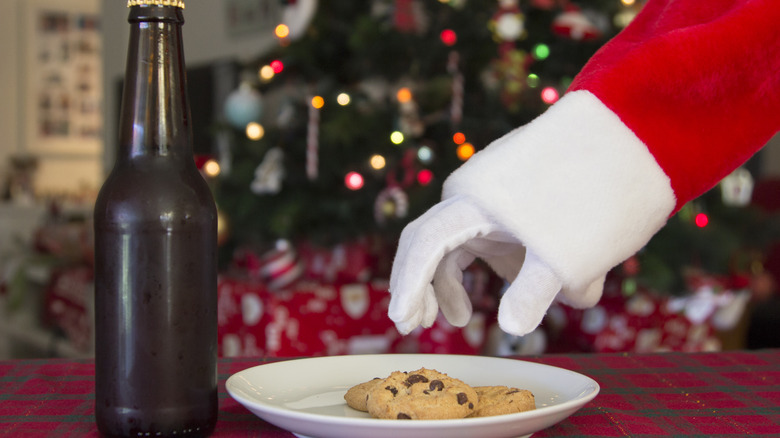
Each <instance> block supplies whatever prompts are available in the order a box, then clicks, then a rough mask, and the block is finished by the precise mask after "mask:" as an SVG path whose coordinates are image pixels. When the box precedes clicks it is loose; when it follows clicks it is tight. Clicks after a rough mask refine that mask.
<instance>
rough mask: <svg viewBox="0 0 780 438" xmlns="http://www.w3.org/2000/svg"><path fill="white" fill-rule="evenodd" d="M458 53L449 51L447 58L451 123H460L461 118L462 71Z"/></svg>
mask: <svg viewBox="0 0 780 438" xmlns="http://www.w3.org/2000/svg"><path fill="white" fill-rule="evenodd" d="M459 61H460V54H459V53H458V52H456V51H454V50H453V51H451V52H450V55H449V58H448V60H447V71H448V72H449V73H450V74H451V75H452V104H451V105H450V122H451V123H452V124H453V125H458V124H460V121H461V120H462V119H463V82H464V79H463V73H461V72H460V68H459V66H458V63H459Z"/></svg>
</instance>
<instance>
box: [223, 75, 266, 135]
mask: <svg viewBox="0 0 780 438" xmlns="http://www.w3.org/2000/svg"><path fill="white" fill-rule="evenodd" d="M262 111H263V99H262V96H261V95H260V92H259V91H257V90H255V89H254V87H252V85H251V84H250V83H249V82H246V81H244V82H241V84H240V85H239V86H238V88H236V89H235V90H234V91H233V92H231V93H230V94H229V95H228V97H227V99H225V107H224V112H225V119H226V120H227V121H228V123H230V124H231V125H232V126H233V127H235V128H237V129H244V128H245V127H246V125H247V124H249V123H250V122H256V121H258V120H259V119H260V115H261V114H262Z"/></svg>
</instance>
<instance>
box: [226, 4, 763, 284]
mask: <svg viewBox="0 0 780 438" xmlns="http://www.w3.org/2000/svg"><path fill="white" fill-rule="evenodd" d="M640 9H641V4H640V3H638V2H637V3H634V1H632V0H623V1H622V2H621V1H620V0H606V1H588V2H585V1H583V2H578V3H574V2H570V1H567V0H527V1H523V2H518V1H517V0H499V1H495V0H440V1H434V0H425V1H422V0H392V1H391V0H373V1H370V2H358V3H348V2H335V1H333V2H322V3H321V4H320V6H319V8H318V11H317V14H316V16H315V17H314V20H313V21H312V22H311V24H310V25H309V26H308V27H307V29H306V30H305V32H303V34H302V35H301V36H300V37H298V38H290V37H286V36H285V35H284V34H283V33H281V34H280V35H279V45H278V47H277V48H276V49H275V50H272V51H271V52H270V53H267V54H266V55H265V56H263V57H262V58H261V59H257V60H255V61H254V62H251V63H249V64H247V65H246V66H245V70H246V73H247V77H245V79H244V81H243V83H242V85H241V87H239V89H238V90H236V91H235V93H234V94H235V96H231V97H235V98H237V99H236V102H239V103H241V101H242V100H241V98H242V97H243V98H246V99H249V100H250V101H251V100H252V99H255V100H258V99H259V96H262V99H263V106H264V108H263V112H264V115H263V117H262V118H261V117H259V115H258V108H257V107H255V108H251V105H250V109H249V110H247V109H246V108H247V106H246V105H243V106H242V105H240V104H238V105H231V101H230V99H229V101H228V105H227V106H226V108H225V109H226V113H227V114H228V116H230V115H231V114H233V117H229V118H232V119H233V120H232V121H231V122H232V125H233V127H232V128H227V127H225V128H223V129H230V132H231V135H232V137H233V142H232V143H233V145H232V163H231V166H230V167H231V171H230V173H229V174H227V175H222V176H221V177H220V178H219V179H218V181H217V184H216V185H215V193H216V198H217V202H218V204H219V208H220V210H221V212H222V214H223V215H224V216H225V217H226V218H227V222H228V223H229V238H228V242H227V243H226V244H225V245H223V252H224V254H223V260H226V259H229V258H230V257H231V255H232V253H233V251H234V250H235V249H236V248H237V247H240V246H247V245H248V246H253V247H255V248H262V247H270V246H272V245H273V243H274V242H275V241H276V240H277V239H280V238H284V239H288V240H292V241H298V240H305V241H310V242H315V243H318V244H322V245H331V244H334V243H339V242H343V241H346V240H349V239H351V238H355V237H357V236H364V235H378V236H381V238H382V240H385V241H386V242H387V243H388V244H389V245H390V246H392V245H393V244H394V241H395V240H396V238H397V236H398V234H399V233H400V230H401V229H402V228H403V226H404V225H405V224H406V223H408V222H409V221H410V220H411V219H413V218H415V217H417V216H419V215H420V214H422V213H423V212H424V211H425V210H426V209H428V208H429V207H430V206H432V205H433V204H435V203H436V202H437V201H438V200H439V196H440V193H441V185H442V183H443V181H444V179H445V178H446V177H447V175H449V173H450V172H452V171H453V170H454V169H456V168H457V167H458V166H459V165H460V164H462V163H463V162H464V161H465V160H467V159H468V158H469V157H470V156H471V154H473V153H474V152H475V151H477V150H479V149H481V148H483V147H485V146H486V145H487V144H489V143H490V142H491V141H493V140H495V139H497V138H499V137H500V136H502V135H503V134H505V133H507V132H509V131H510V130H511V129H513V128H515V127H518V126H521V125H523V124H525V123H527V122H529V121H531V120H532V119H534V118H535V117H537V116H538V115H540V114H541V113H542V112H544V111H545V110H546V109H547V108H548V107H549V106H550V105H551V104H553V103H554V102H555V101H556V100H557V98H558V96H560V95H561V94H563V93H564V92H565V91H566V88H567V87H568V85H569V83H570V81H571V80H572V78H573V77H574V76H575V75H576V74H577V72H578V71H579V70H580V69H581V68H582V66H583V65H584V64H585V62H587V60H588V59H589V58H590V57H591V56H592V55H593V53H595V51H596V50H598V48H599V47H600V46H601V45H602V44H603V43H605V42H606V41H607V40H608V39H609V38H610V37H612V36H613V35H614V34H616V33H617V32H618V31H620V30H621V29H622V27H624V26H625V25H627V24H628V22H630V20H631V19H632V18H633V16H635V15H636V13H637V12H638V11H639V10H640ZM280 31H283V28H282V30H280ZM254 119H257V120H258V121H260V120H261V119H262V122H263V123H262V124H257V123H254ZM247 123H249V125H250V126H249V128H248V129H246V130H245V126H246V125H247ZM226 126H227V125H226ZM245 131H246V132H245ZM744 203H745V202H742V204H744ZM731 204H732V205H725V204H724V202H723V200H722V197H721V193H720V189H719V188H716V189H715V190H713V191H711V192H710V193H707V194H706V195H704V196H702V197H701V198H699V199H697V200H695V201H694V202H692V203H690V204H689V205H688V206H686V208H684V209H683V211H681V212H680V214H678V215H676V216H674V217H672V218H670V221H669V224H668V225H667V226H666V227H665V228H664V229H663V230H662V231H661V232H660V233H659V234H658V235H657V236H656V237H655V238H654V239H653V240H652V241H651V242H650V243H649V244H648V246H647V247H646V248H644V249H643V250H642V251H641V252H640V253H639V254H638V256H637V257H635V258H633V259H632V260H631V262H632V263H638V265H639V269H638V270H637V269H633V268H632V269H629V271H630V273H629V275H630V276H631V277H634V278H635V279H636V280H637V281H639V282H640V283H642V284H644V285H646V286H648V287H651V288H653V289H656V290H660V291H664V292H684V291H685V288H686V286H685V279H684V277H685V270H686V269H687V268H689V267H695V268H699V269H702V270H704V271H705V272H712V273H718V274H729V273H733V271H735V270H737V271H740V270H744V266H745V264H746V263H747V264H750V262H749V261H748V262H746V261H744V260H740V258H743V259H744V258H745V257H747V258H748V259H750V258H751V257H753V256H749V254H754V253H755V251H758V252H759V253H760V251H761V250H762V247H763V244H764V243H766V242H769V241H771V238H772V236H775V237H776V236H777V233H776V231H777V230H776V229H775V228H773V227H771V226H767V224H769V223H770V221H768V220H767V218H766V217H765V215H761V214H759V213H757V212H756V211H754V210H753V209H750V208H744V207H741V206H734V205H733V203H731ZM701 214H704V215H705V216H704V217H706V218H707V220H708V221H709V223H708V224H706V225H703V224H701V223H700V222H698V220H701V218H702V216H700V215H701ZM740 254H742V255H741V256H740ZM746 254H747V255H748V256H745V255H746ZM753 258H755V257H753ZM635 271H636V272H635ZM637 274H638V275H637Z"/></svg>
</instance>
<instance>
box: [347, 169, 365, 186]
mask: <svg viewBox="0 0 780 438" xmlns="http://www.w3.org/2000/svg"><path fill="white" fill-rule="evenodd" d="M344 185H346V186H347V188H348V189H350V190H360V189H361V188H362V187H363V175H361V174H359V173H357V172H349V173H348V174H347V176H345V177H344Z"/></svg>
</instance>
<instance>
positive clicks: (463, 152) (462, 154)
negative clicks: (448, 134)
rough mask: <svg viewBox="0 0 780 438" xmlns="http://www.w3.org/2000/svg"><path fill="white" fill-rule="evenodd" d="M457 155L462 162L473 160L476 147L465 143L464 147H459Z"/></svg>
mask: <svg viewBox="0 0 780 438" xmlns="http://www.w3.org/2000/svg"><path fill="white" fill-rule="evenodd" d="M456 153H457V154H458V158H459V159H460V160H461V161H466V160H468V159H469V158H471V156H472V155H474V145H472V144H471V143H468V142H466V143H463V144H462V145H460V146H458V149H457V150H456Z"/></svg>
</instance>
